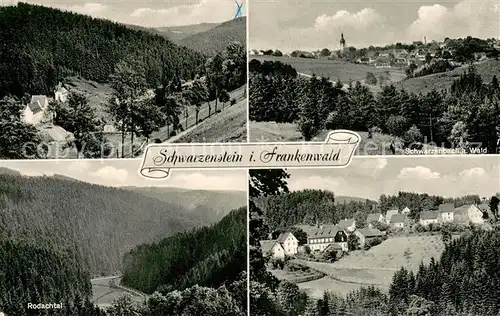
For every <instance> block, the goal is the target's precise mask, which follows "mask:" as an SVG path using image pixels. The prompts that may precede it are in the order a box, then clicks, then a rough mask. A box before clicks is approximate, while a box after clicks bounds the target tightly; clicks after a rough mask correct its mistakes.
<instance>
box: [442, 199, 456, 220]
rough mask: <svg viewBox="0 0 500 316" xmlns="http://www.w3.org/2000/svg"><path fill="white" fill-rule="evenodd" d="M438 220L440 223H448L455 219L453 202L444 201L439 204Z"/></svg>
mask: <svg viewBox="0 0 500 316" xmlns="http://www.w3.org/2000/svg"><path fill="white" fill-rule="evenodd" d="M438 211H439V221H440V222H441V223H450V222H453V221H454V220H455V204H453V203H445V204H441V205H439V208H438Z"/></svg>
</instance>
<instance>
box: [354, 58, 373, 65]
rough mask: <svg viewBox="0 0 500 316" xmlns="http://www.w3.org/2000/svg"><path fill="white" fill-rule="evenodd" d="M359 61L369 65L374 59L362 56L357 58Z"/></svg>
mask: <svg viewBox="0 0 500 316" xmlns="http://www.w3.org/2000/svg"><path fill="white" fill-rule="evenodd" d="M357 62H358V63H359V64H364V65H368V64H370V63H371V62H372V59H371V58H370V57H361V58H358V59H357Z"/></svg>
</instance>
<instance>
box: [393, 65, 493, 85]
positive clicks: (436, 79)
mask: <svg viewBox="0 0 500 316" xmlns="http://www.w3.org/2000/svg"><path fill="white" fill-rule="evenodd" d="M474 67H476V71H477V73H478V74H480V75H481V77H482V78H483V82H485V83H490V82H491V79H492V78H493V76H494V75H496V76H497V77H499V76H500V61H499V60H493V59H490V60H486V61H484V62H478V63H475V64H474ZM468 68H469V65H465V66H462V67H458V68H455V69H453V70H452V71H448V72H442V73H438V74H433V75H428V76H423V77H417V78H410V79H407V80H403V81H401V82H399V83H398V84H396V87H398V88H404V89H405V90H407V91H408V92H413V93H427V92H430V91H432V90H444V89H449V88H450V87H451V84H452V83H453V81H454V80H456V79H458V78H459V77H460V75H461V74H463V73H464V71H466V70H467V69H468Z"/></svg>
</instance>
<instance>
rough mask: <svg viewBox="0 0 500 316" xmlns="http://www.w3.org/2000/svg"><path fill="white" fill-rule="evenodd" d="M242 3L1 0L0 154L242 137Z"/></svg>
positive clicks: (30, 155) (133, 149)
mask: <svg viewBox="0 0 500 316" xmlns="http://www.w3.org/2000/svg"><path fill="white" fill-rule="evenodd" d="M243 2H244V1H232V0H231V1H229V0H228V1H209V0H200V1H144V2H141V1H128V0H123V1H99V2H85V1H82V0H74V1H58V0H54V1H52V0H26V1H22V2H21V1H17V0H0V43H1V45H0V56H1V58H0V113H1V115H2V119H1V120H0V121H1V125H0V129H1V130H2V136H1V137H2V139H1V140H0V159H36V158H56V159H57V158H59V159H68V158H134V157H138V156H140V155H141V154H142V152H143V150H144V148H145V147H146V146H147V145H148V144H149V143H166V142H168V143H172V142H174V143H178V142H184V143H187V142H245V141H246V129H247V128H246V125H247V124H246V118H247V112H246V108H247V105H246V104H247V102H246V91H247V88H246V81H247V62H246V56H247V53H246V51H247V48H246V42H247V39H246V33H247V31H246V5H245V6H244V5H243Z"/></svg>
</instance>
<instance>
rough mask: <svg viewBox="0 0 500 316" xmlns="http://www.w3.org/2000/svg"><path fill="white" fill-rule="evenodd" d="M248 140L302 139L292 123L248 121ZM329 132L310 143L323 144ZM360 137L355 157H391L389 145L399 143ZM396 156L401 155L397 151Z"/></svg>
mask: <svg viewBox="0 0 500 316" xmlns="http://www.w3.org/2000/svg"><path fill="white" fill-rule="evenodd" d="M249 125H250V127H249V138H250V141H251V142H302V141H304V138H303V137H302V135H301V134H300V132H299V130H298V128H297V125H295V124H293V123H276V122H252V121H250V124H249ZM328 132H329V131H327V130H323V131H321V132H320V133H319V134H318V136H316V137H314V138H313V140H312V141H318V142H323V141H325V139H326V136H327V134H328ZM358 134H359V135H360V136H361V143H360V144H359V147H358V150H357V151H356V155H391V154H392V152H391V151H390V148H389V147H390V143H391V141H392V140H394V142H395V143H396V144H398V143H401V139H399V138H397V137H393V136H390V135H386V134H374V135H373V138H372V139H368V133H367V132H358ZM396 154H398V155H401V154H403V151H402V150H397V151H396Z"/></svg>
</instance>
